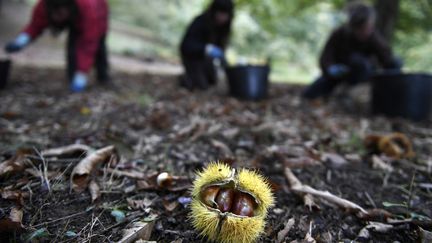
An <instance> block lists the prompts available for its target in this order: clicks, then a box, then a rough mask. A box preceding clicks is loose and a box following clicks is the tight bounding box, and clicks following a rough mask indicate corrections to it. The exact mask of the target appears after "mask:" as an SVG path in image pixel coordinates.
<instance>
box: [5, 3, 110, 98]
mask: <svg viewBox="0 0 432 243" xmlns="http://www.w3.org/2000/svg"><path fill="white" fill-rule="evenodd" d="M46 29H50V30H51V31H52V33H53V34H59V33H60V32H62V31H63V30H67V31H69V36H68V41H67V77H68V79H69V80H70V89H71V91H73V92H81V91H83V90H85V88H86V86H87V83H88V73H89V71H90V69H91V68H92V66H93V65H95V66H96V73H97V79H98V81H99V82H100V83H106V82H108V81H109V79H110V78H109V64H108V53H107V47H106V35H107V31H108V4H107V1H106V0H39V1H38V3H37V4H36V6H35V8H34V9H33V16H32V19H31V22H30V23H29V24H28V26H27V27H26V28H25V29H24V30H23V31H22V32H21V33H20V34H19V35H18V36H17V37H16V39H15V40H13V41H11V42H10V43H8V44H7V45H6V46H5V50H6V52H8V53H14V52H19V51H21V50H22V49H24V48H25V47H26V46H28V45H29V44H30V43H31V42H33V41H34V40H36V39H37V38H38V37H39V36H40V35H41V34H42V33H43V32H44V30H46Z"/></svg>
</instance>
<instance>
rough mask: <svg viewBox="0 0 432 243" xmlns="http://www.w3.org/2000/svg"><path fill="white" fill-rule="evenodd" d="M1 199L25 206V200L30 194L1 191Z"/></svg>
mask: <svg viewBox="0 0 432 243" xmlns="http://www.w3.org/2000/svg"><path fill="white" fill-rule="evenodd" d="M0 194H1V197H2V198H3V199H5V200H12V201H15V202H16V203H17V204H18V205H20V206H23V205H24V199H25V198H28V197H29V196H30V193H28V192H22V191H9V190H0Z"/></svg>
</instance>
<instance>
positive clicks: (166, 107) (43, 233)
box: [0, 69, 432, 242]
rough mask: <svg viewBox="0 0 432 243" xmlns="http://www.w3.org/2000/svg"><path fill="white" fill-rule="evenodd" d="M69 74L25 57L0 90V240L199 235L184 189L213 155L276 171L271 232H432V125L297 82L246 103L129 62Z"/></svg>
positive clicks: (323, 235) (322, 236) (409, 236)
mask: <svg viewBox="0 0 432 243" xmlns="http://www.w3.org/2000/svg"><path fill="white" fill-rule="evenodd" d="M62 77H63V73H62V72H61V71H58V70H34V69H20V70H18V71H17V72H15V73H14V75H13V77H12V82H11V84H10V86H9V88H8V90H6V91H1V92H0V96H1V97H2V102H1V103H0V134H1V138H0V161H1V162H0V168H1V169H0V193H1V198H2V200H1V201H0V231H1V232H0V234H1V237H2V238H1V240H2V241H8V240H16V241H21V240H31V241H53V242H76V241H79V242H90V241H93V242H110V241H121V242H134V241H136V240H138V239H141V240H150V241H162V242H199V241H202V240H203V239H202V237H200V236H199V235H198V234H197V232H195V231H194V230H193V228H192V226H191V224H190V222H189V220H188V213H189V210H188V204H189V203H190V200H191V198H190V195H189V192H188V190H189V189H190V188H191V183H192V181H193V180H194V178H195V172H196V171H197V170H199V169H201V168H203V167H204V166H205V165H207V164H208V163H209V162H210V161H216V160H219V161H223V162H225V163H229V164H231V165H233V166H235V167H247V168H253V169H258V170H260V171H261V172H262V173H263V174H264V175H265V176H267V177H268V178H269V181H270V182H271V184H272V187H273V189H274V193H275V196H276V205H275V207H274V208H272V209H271V212H270V214H269V217H268V224H267V226H266V231H265V234H264V235H263V236H262V238H261V240H260V241H262V242H291V241H303V240H306V241H311V242H313V241H317V242H332V241H348V242H349V241H351V240H357V241H362V240H364V241H370V240H372V241H374V242H389V241H400V242H416V241H419V240H423V241H424V242H428V239H429V240H430V237H431V233H430V231H431V230H432V221H431V218H432V200H431V198H432V193H431V192H432V185H431V178H432V177H431V172H432V157H430V154H431V152H432V140H431V137H432V126H431V125H430V123H419V124H418V123H412V122H409V121H405V120H399V119H387V118H383V117H372V116H370V115H369V114H368V104H366V103H361V102H360V103H359V102H356V101H355V100H354V101H352V102H351V103H346V102H341V101H340V100H339V99H338V98H335V99H331V100H329V101H328V102H326V103H323V102H321V103H317V102H312V103H310V102H305V101H303V100H301V99H300V98H299V94H300V92H301V89H302V87H298V86H294V85H283V84H275V85H273V87H272V89H271V90H270V94H269V98H268V99H266V100H264V101H260V102H247V101H239V100H236V99H234V98H231V97H228V96H227V95H226V88H225V87H218V88H216V89H214V90H211V91H207V92H200V93H194V94H191V93H188V92H186V91H183V90H179V89H178V88H177V83H176V78H174V77H158V76H146V75H142V76H137V75H136V76H132V75H126V74H123V75H118V76H117V77H116V78H115V80H116V82H115V87H102V86H96V85H94V87H92V88H91V89H90V90H89V91H88V92H85V93H83V94H69V93H68V92H67V91H66V90H65V87H66V84H65V83H64V82H62ZM42 84H50V85H42ZM342 103H343V104H342ZM353 111H355V112H353ZM400 138H402V139H400ZM428 237H429V238H428Z"/></svg>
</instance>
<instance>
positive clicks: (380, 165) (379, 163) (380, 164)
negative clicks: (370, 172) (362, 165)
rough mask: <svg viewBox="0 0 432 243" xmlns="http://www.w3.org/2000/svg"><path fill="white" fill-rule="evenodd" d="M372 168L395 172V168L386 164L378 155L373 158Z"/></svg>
mask: <svg viewBox="0 0 432 243" xmlns="http://www.w3.org/2000/svg"><path fill="white" fill-rule="evenodd" d="M372 168H374V169H378V170H383V171H385V172H388V173H391V172H393V170H394V169H393V166H391V165H389V164H387V163H386V162H384V160H382V159H381V158H380V157H378V156H376V155H374V156H372Z"/></svg>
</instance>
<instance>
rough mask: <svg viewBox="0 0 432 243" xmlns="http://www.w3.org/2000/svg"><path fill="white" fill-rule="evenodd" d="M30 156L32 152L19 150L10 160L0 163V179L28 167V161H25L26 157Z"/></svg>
mask: <svg viewBox="0 0 432 243" xmlns="http://www.w3.org/2000/svg"><path fill="white" fill-rule="evenodd" d="M31 154H33V151H32V150H29V149H20V150H18V151H17V152H16V154H15V155H14V156H13V157H12V158H10V159H8V160H6V161H3V162H2V163H0V177H3V176H6V175H10V174H16V173H18V172H21V171H23V170H24V169H26V168H27V167H29V166H30V161H29V160H28V159H27V155H31Z"/></svg>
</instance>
